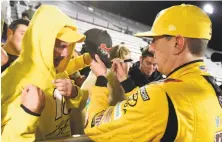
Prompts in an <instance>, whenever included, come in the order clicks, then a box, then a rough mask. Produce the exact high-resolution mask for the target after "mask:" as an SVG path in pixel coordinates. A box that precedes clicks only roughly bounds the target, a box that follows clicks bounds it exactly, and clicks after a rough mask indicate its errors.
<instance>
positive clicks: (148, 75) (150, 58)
mask: <svg viewBox="0 0 222 142" xmlns="http://www.w3.org/2000/svg"><path fill="white" fill-rule="evenodd" d="M129 77H130V78H131V79H132V80H133V81H134V83H135V85H136V86H139V87H142V86H144V85H146V84H148V83H150V82H153V81H158V80H160V79H163V77H162V74H161V73H160V72H158V71H157V64H156V61H155V58H154V54H153V53H152V52H150V51H149V48H148V47H145V48H143V49H142V55H141V56H140V60H139V61H138V62H136V63H134V64H133V66H132V67H131V68H130V70H129Z"/></svg>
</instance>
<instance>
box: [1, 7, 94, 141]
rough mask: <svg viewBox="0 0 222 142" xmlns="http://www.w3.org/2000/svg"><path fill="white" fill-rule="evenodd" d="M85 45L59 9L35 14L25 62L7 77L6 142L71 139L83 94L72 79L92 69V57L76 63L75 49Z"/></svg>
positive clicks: (4, 84) (11, 69)
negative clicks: (74, 114)
mask: <svg viewBox="0 0 222 142" xmlns="http://www.w3.org/2000/svg"><path fill="white" fill-rule="evenodd" d="M84 39H85V36H84V35H83V34H80V33H79V32H78V31H77V27H76V26H75V24H74V22H73V20H72V19H70V18H69V17H68V16H67V15H65V14H64V13H62V12H61V11H60V10H58V9H57V8H56V7H54V6H47V5H44V6H41V7H40V8H39V9H38V10H37V11H36V12H35V14H34V16H33V18H32V20H31V21H30V25H29V27H28V29H27V31H26V33H25V35H24V38H23V42H22V50H21V54H20V56H19V57H18V59H17V60H16V61H15V62H14V63H13V64H12V65H11V66H10V67H9V68H7V69H6V70H5V71H4V72H3V74H2V91H1V94H2V95H1V101H2V109H1V111H2V113H1V122H2V125H1V126H2V140H3V141H7V142H11V141H14V140H16V141H22V142H26V141H35V140H42V139H48V138H55V137H62V136H69V135H70V123H69V111H70V109H72V108H75V107H78V105H79V102H80V100H81V97H82V94H81V93H82V92H81V91H80V90H79V88H78V87H77V86H75V85H74V84H73V82H72V81H71V80H70V79H69V78H68V74H70V73H71V71H75V70H78V69H79V68H80V67H84V66H85V65H86V64H87V63H89V62H90V56H89V55H88V54H86V55H83V56H81V57H79V58H77V59H75V60H72V61H70V58H71V55H72V52H73V48H74V47H75V44H76V43H78V42H82V41H84ZM29 84H32V85H29ZM35 86H37V87H35ZM41 90H42V91H41ZM36 91H37V92H38V93H35V92H36Z"/></svg>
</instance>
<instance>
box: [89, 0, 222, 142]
mask: <svg viewBox="0 0 222 142" xmlns="http://www.w3.org/2000/svg"><path fill="white" fill-rule="evenodd" d="M211 34H212V29H211V21H210V19H209V17H208V16H207V14H206V13H204V12H203V11H202V10H201V9H200V8H198V7H196V6H193V5H185V4H182V5H177V6H172V7H170V8H167V9H164V10H162V11H161V12H160V13H159V14H158V15H157V17H156V19H155V21H154V24H153V26H152V29H151V31H149V32H145V33H139V34H136V36H141V37H153V41H152V44H151V48H152V49H153V51H154V54H155V58H156V62H157V65H158V70H159V71H160V72H161V73H163V74H165V75H167V78H166V79H165V80H162V81H158V82H154V83H151V84H148V85H146V86H144V87H141V88H139V87H136V86H135V85H134V84H133V83H132V81H131V80H130V79H127V64H126V63H123V62H122V61H121V60H120V59H116V60H113V64H112V67H113V70H114V71H115V72H116V75H117V78H118V80H119V81H120V82H121V85H122V87H123V88H124V90H125V93H126V94H125V95H126V97H127V100H125V101H122V102H119V103H118V104H117V105H115V106H109V105H108V89H107V87H106V86H107V79H106V78H105V74H106V68H105V65H104V64H103V62H102V61H101V60H100V58H99V57H98V56H96V60H93V62H92V63H91V70H92V71H93V72H94V74H95V75H96V76H97V81H96V84H95V86H93V88H92V90H91V93H90V102H89V104H88V106H87V115H86V116H87V119H86V128H85V133H86V134H87V135H88V136H89V137H90V138H91V139H92V140H94V141H115V142H117V141H124V142H126V141H138V142H142V141H161V142H172V141H176V142H191V141H192V142H212V141H216V142H221V141H222V133H221V132H222V123H221V122H222V109H221V107H222V91H221V90H220V89H219V87H218V86H217V85H215V84H214V79H213V77H212V76H211V75H210V74H209V73H208V72H207V67H206V66H205V64H204V62H203V60H202V58H203V56H204V52H205V49H206V48H207V44H208V41H209V40H210V39H211Z"/></svg>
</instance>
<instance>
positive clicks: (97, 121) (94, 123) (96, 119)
mask: <svg viewBox="0 0 222 142" xmlns="http://www.w3.org/2000/svg"><path fill="white" fill-rule="evenodd" d="M104 112H105V111H104V110H103V111H101V112H99V113H97V114H96V115H95V116H94V117H93V119H92V123H91V127H94V126H98V125H100V123H101V119H102V117H103V115H104Z"/></svg>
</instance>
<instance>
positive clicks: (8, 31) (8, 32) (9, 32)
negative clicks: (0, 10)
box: [7, 28, 13, 37]
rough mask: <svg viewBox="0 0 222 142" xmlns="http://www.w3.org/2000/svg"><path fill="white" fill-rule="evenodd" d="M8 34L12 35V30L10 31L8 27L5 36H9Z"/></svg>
mask: <svg viewBox="0 0 222 142" xmlns="http://www.w3.org/2000/svg"><path fill="white" fill-rule="evenodd" d="M10 35H13V31H12V29H10V28H8V30H7V37H9V36H10Z"/></svg>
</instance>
